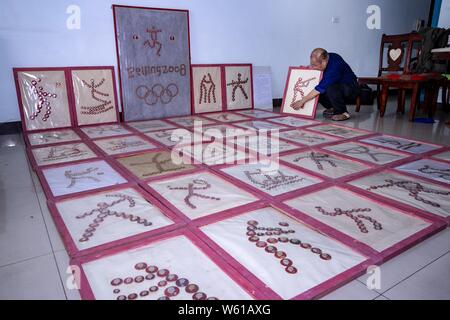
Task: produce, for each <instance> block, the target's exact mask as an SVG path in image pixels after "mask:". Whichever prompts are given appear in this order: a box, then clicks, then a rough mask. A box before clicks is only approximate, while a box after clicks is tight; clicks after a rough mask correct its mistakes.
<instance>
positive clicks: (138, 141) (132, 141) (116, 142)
mask: <svg viewBox="0 0 450 320" xmlns="http://www.w3.org/2000/svg"><path fill="white" fill-rule="evenodd" d="M94 143H95V144H96V145H97V146H98V147H99V148H100V149H102V150H103V151H104V152H105V153H106V154H108V155H114V154H122V153H128V152H136V151H143V150H151V149H155V148H156V146H155V145H153V144H152V143H150V142H148V141H146V140H144V139H142V138H141V137H138V136H127V137H122V138H110V139H102V140H95V141H94Z"/></svg>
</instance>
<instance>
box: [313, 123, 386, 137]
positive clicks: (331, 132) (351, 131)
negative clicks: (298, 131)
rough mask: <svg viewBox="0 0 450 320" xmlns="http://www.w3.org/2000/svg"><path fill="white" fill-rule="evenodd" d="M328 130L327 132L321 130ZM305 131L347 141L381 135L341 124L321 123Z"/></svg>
mask: <svg viewBox="0 0 450 320" xmlns="http://www.w3.org/2000/svg"><path fill="white" fill-rule="evenodd" d="M323 128H326V129H325V130H320V129H323ZM305 130H308V131H312V132H314V133H321V134H324V135H328V136H331V137H335V138H336V137H337V138H341V139H346V140H361V139H363V138H364V139H365V138H370V137H372V136H376V135H379V133H377V132H373V131H368V130H364V129H359V128H352V127H348V126H344V125H340V124H334V123H325V122H324V123H321V124H318V125H314V126H309V127H307V128H306V129H305Z"/></svg>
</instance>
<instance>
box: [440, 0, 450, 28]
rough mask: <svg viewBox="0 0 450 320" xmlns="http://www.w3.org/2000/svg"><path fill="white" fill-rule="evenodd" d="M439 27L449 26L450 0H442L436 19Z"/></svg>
mask: <svg viewBox="0 0 450 320" xmlns="http://www.w3.org/2000/svg"><path fill="white" fill-rule="evenodd" d="M438 27H439V28H450V0H442V5H441V12H440V14H439V21H438Z"/></svg>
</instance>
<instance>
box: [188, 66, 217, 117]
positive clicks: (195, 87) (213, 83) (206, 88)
mask: <svg viewBox="0 0 450 320" xmlns="http://www.w3.org/2000/svg"><path fill="white" fill-rule="evenodd" d="M222 79H223V74H222V67H221V65H192V99H193V102H192V106H193V110H192V113H193V114H198V113H207V112H217V111H222V110H225V107H224V105H225V104H224V98H225V97H224V95H223V93H222V88H223V83H222Z"/></svg>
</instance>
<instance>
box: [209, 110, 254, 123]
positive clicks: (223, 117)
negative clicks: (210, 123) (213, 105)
mask: <svg viewBox="0 0 450 320" xmlns="http://www.w3.org/2000/svg"><path fill="white" fill-rule="evenodd" d="M203 116H204V117H206V118H208V119H211V120H214V121H219V122H225V123H230V122H236V121H244V120H250V118H249V117H247V116H242V115H240V114H237V113H232V112H217V113H208V114H205V115H203Z"/></svg>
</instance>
